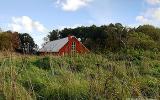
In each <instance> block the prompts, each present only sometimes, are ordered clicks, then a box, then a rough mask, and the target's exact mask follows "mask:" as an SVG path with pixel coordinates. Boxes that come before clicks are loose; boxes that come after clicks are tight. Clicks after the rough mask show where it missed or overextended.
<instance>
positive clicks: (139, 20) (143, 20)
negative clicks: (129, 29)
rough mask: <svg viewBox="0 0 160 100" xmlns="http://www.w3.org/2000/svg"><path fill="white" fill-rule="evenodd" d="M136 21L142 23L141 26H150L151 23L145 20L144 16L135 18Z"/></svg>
mask: <svg viewBox="0 0 160 100" xmlns="http://www.w3.org/2000/svg"><path fill="white" fill-rule="evenodd" d="M136 21H138V22H140V23H143V24H150V23H151V21H150V20H149V19H147V18H145V17H144V16H137V17H136Z"/></svg>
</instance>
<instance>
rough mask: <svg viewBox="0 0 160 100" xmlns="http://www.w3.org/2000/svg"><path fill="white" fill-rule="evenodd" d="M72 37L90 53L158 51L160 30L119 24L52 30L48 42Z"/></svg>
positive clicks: (150, 26) (159, 47) (149, 26)
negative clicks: (128, 50) (78, 39)
mask: <svg viewBox="0 0 160 100" xmlns="http://www.w3.org/2000/svg"><path fill="white" fill-rule="evenodd" d="M68 35H74V36H76V37H77V38H81V42H82V43H83V44H84V45H85V46H86V47H87V48H89V49H90V50H91V51H103V50H110V51H119V50H121V49H142V50H160V28H157V27H154V26H152V25H140V26H139V27H137V28H130V27H125V26H123V25H122V24H121V23H116V24H112V23H111V24H109V25H102V26H96V25H92V26H89V27H84V26H81V27H77V28H73V29H72V28H64V29H63V30H52V31H51V32H49V34H48V36H47V38H48V39H49V41H53V40H56V39H58V38H64V37H67V36H68Z"/></svg>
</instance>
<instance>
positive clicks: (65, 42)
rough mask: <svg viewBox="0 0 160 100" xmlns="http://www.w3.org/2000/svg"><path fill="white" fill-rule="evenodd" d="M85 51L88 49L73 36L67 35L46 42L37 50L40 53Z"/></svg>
mask: <svg viewBox="0 0 160 100" xmlns="http://www.w3.org/2000/svg"><path fill="white" fill-rule="evenodd" d="M86 52H89V50H88V49H87V48H86V47H85V46H84V45H83V44H82V43H81V42H80V41H79V40H78V39H77V38H76V37H75V36H68V37H66V38H62V39H59V40H55V41H51V42H48V43H46V44H45V45H44V46H43V47H42V48H41V49H40V50H39V53H40V54H42V55H43V54H54V55H65V54H74V53H86Z"/></svg>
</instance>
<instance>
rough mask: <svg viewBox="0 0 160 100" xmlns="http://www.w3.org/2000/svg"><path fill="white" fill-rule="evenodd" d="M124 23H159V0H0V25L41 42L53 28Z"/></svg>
mask: <svg viewBox="0 0 160 100" xmlns="http://www.w3.org/2000/svg"><path fill="white" fill-rule="evenodd" d="M109 23H122V24H123V25H125V26H130V27H136V26H138V25H142V24H151V25H155V26H157V27H159V26H160V0H0V28H1V29H2V30H4V31H6V30H12V31H18V32H20V33H29V34H30V35H31V36H32V37H33V38H34V41H35V43H36V44H38V45H39V46H41V44H42V43H43V42H44V40H43V38H44V37H46V36H47V34H48V33H49V32H50V31H52V30H53V29H63V28H65V27H68V28H75V27H77V26H82V25H83V26H90V25H93V24H94V25H98V26H99V25H104V24H106V25H107V24H109Z"/></svg>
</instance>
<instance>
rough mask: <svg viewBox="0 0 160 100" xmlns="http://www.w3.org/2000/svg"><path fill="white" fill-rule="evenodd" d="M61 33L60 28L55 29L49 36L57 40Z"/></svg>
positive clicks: (50, 38) (51, 39)
mask: <svg viewBox="0 0 160 100" xmlns="http://www.w3.org/2000/svg"><path fill="white" fill-rule="evenodd" d="M59 36H60V34H59V31H58V30H53V31H52V32H49V35H48V36H47V37H48V38H49V40H50V41H53V40H57V39H58V38H59Z"/></svg>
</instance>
